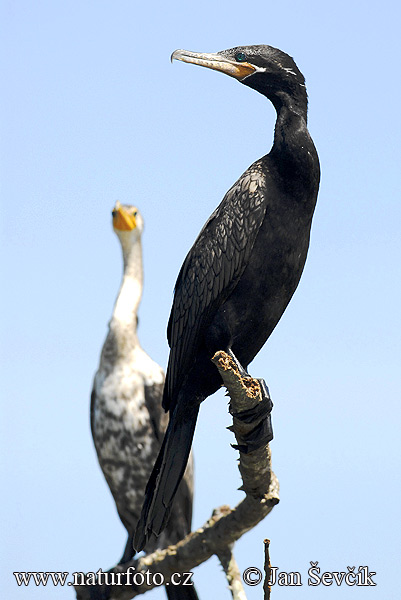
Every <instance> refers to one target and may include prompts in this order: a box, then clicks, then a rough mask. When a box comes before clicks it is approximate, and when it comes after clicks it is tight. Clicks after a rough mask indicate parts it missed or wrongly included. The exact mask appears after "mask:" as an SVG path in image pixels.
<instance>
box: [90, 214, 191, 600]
mask: <svg viewBox="0 0 401 600" xmlns="http://www.w3.org/2000/svg"><path fill="white" fill-rule="evenodd" d="M113 229H114V231H115V233H116V234H117V236H118V239H119V241H120V243H121V247H122V252H123V260H124V273H123V279H122V283H121V287H120V290H119V293H118V296H117V300H116V303H115V306H114V310H113V314H112V317H111V320H110V323H109V331H108V334H107V337H106V341H105V343H104V346H103V350H102V354H101V358H100V364H99V369H98V371H97V373H96V375H95V379H94V384H93V391H92V397H91V429H92V435H93V440H94V443H95V447H96V452H97V455H98V459H99V463H100V466H101V468H102V471H103V473H104V476H105V478H106V481H107V483H108V485H109V488H110V490H111V493H112V494H113V497H114V500H115V502H116V506H117V510H118V514H119V515H120V518H121V521H122V522H123V524H124V526H125V528H126V529H127V532H128V541H127V545H126V548H125V550H124V554H123V556H122V558H121V561H120V562H121V563H125V562H127V561H128V560H129V559H130V558H131V557H132V555H133V546H132V538H133V534H134V531H135V527H136V524H137V521H138V519H139V515H140V511H141V506H142V503H143V499H144V492H145V486H146V482H147V480H148V478H149V475H150V472H151V470H152V467H153V464H154V462H155V460H156V457H157V454H158V452H159V450H160V445H161V441H162V439H163V435H164V432H165V429H166V426H167V421H168V417H167V415H166V414H165V412H164V411H163V409H162V406H161V401H162V393H163V384H164V373H163V371H162V369H161V367H159V365H157V364H156V363H155V362H154V361H153V360H152V359H151V358H150V356H148V355H147V354H146V352H145V351H144V350H143V349H142V348H141V345H140V343H139V340H138V336H137V313H138V308H139V304H140V301H141V296H142V287H143V269H142V244H141V236H142V231H143V219H142V216H141V214H140V213H139V211H138V209H137V208H135V207H133V206H127V205H121V204H120V203H119V202H117V203H116V206H115V208H114V210H113ZM192 483H193V482H192V461H190V462H189V465H188V469H187V471H186V472H185V475H184V479H183V481H182V483H181V485H180V488H179V491H178V493H177V497H176V499H175V501H174V505H173V510H172V512H171V518H170V519H169V521H168V523H167V527H166V530H165V532H164V533H163V535H162V536H160V537H159V538H158V539H156V538H152V539H150V540H149V542H148V543H147V545H146V547H145V550H146V552H152V551H153V550H155V549H156V548H164V547H166V546H168V545H170V544H174V543H176V542H178V541H179V540H180V539H181V538H182V537H184V536H185V535H186V534H187V533H189V531H190V529H191V517H192ZM166 591H167V594H168V597H169V598H170V599H172V600H173V599H174V600H176V599H184V598H185V599H187V600H195V599H196V598H197V595H196V592H195V589H194V588H193V587H192V586H185V587H184V586H178V587H175V586H172V585H171V586H169V587H166Z"/></svg>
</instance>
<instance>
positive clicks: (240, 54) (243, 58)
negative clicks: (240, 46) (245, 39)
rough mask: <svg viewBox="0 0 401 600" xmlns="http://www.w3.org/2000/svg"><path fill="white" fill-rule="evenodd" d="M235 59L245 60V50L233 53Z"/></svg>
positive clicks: (238, 60)
mask: <svg viewBox="0 0 401 600" xmlns="http://www.w3.org/2000/svg"><path fill="white" fill-rule="evenodd" d="M235 60H236V61H237V62H245V61H246V60H247V56H246V54H245V52H237V54H236V55H235Z"/></svg>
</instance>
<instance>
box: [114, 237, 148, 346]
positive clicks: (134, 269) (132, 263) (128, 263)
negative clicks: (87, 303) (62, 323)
mask: <svg viewBox="0 0 401 600" xmlns="http://www.w3.org/2000/svg"><path fill="white" fill-rule="evenodd" d="M120 241H121V247H122V252H123V260H124V272H123V279H122V282H121V287H120V290H119V293H118V296H117V300H116V303H115V305H114V311H113V315H112V318H111V321H110V331H111V332H113V333H114V334H115V336H116V338H117V341H118V340H119V338H121V337H127V339H128V338H129V339H131V340H132V343H133V344H138V340H137V337H136V327H137V313H138V308H139V304H140V302H141V298H142V288H143V268H142V244H141V240H140V238H139V236H138V239H137V240H136V242H135V243H133V244H132V241H131V240H130V239H127V238H126V237H122V239H121V238H120ZM121 341H122V340H121Z"/></svg>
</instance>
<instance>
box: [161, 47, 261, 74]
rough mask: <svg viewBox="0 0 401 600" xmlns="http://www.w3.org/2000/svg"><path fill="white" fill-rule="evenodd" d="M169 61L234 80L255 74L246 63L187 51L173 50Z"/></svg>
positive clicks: (216, 55)
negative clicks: (212, 70)
mask: <svg viewBox="0 0 401 600" xmlns="http://www.w3.org/2000/svg"><path fill="white" fill-rule="evenodd" d="M171 60H172V61H173V60H182V61H183V62H187V63H192V64H193V65H199V66H200V67H207V68H208V69H214V70H215V71H220V72H221V73H225V74H226V75H230V76H231V77H235V79H239V80H240V81H241V79H244V78H245V77H247V76H248V75H251V74H252V73H254V72H255V70H256V69H255V67H254V66H253V65H251V64H250V63H248V62H243V63H238V62H236V61H234V60H229V59H228V58H225V57H224V56H222V55H221V54H218V53H217V54H207V53H205V52H189V51H188V50H175V52H173V54H172V55H171Z"/></svg>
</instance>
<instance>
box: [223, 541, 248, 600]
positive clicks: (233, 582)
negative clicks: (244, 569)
mask: <svg viewBox="0 0 401 600" xmlns="http://www.w3.org/2000/svg"><path fill="white" fill-rule="evenodd" d="M218 559H219V561H220V563H221V566H222V567H223V569H224V572H225V574H226V577H227V581H228V587H229V590H230V592H231V595H232V597H233V600H246V595H245V590H244V586H243V585H242V577H241V573H240V570H239V568H238V565H237V562H236V560H235V558H234V554H233V551H232V547H228V548H226V549H225V550H222V551H220V552H219V553H218Z"/></svg>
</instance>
